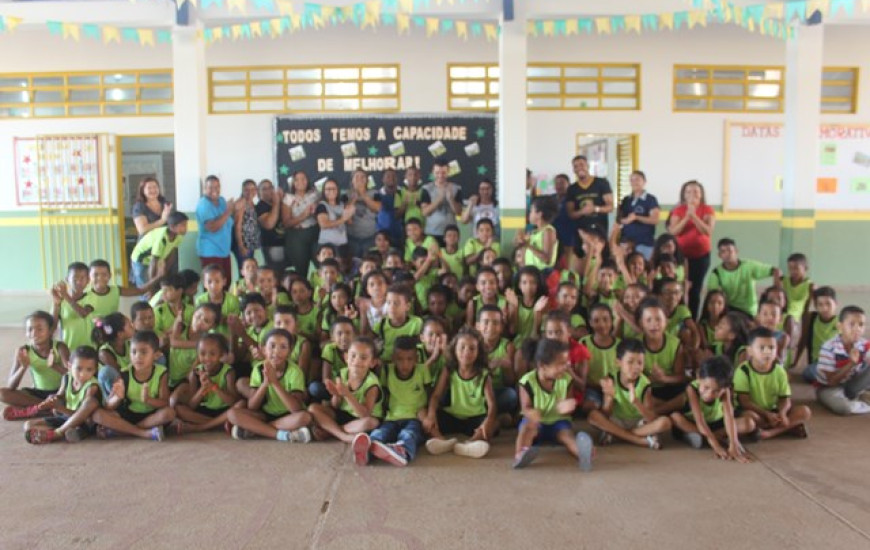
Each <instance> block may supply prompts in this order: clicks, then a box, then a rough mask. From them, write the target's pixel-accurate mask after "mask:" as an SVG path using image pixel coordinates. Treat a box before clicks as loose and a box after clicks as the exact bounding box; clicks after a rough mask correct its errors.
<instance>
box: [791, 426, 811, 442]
mask: <svg viewBox="0 0 870 550" xmlns="http://www.w3.org/2000/svg"><path fill="white" fill-rule="evenodd" d="M788 433H790V434H791V435H793V436H795V437H796V438H798V439H806V438H808V437H809V436H810V432H808V431H807V425H806V424H798V425H797V426H795V427H794V428H792V429H790V430H789V431H788Z"/></svg>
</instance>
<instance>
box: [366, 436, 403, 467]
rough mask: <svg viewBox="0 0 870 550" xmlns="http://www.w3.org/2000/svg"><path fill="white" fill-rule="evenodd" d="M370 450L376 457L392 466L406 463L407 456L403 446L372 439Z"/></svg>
mask: <svg viewBox="0 0 870 550" xmlns="http://www.w3.org/2000/svg"><path fill="white" fill-rule="evenodd" d="M371 450H372V454H373V455H375V457H376V458H379V459H381V460H383V461H384V462H386V463H387V464H392V465H393V466H407V465H408V456H407V455H406V453H405V449H404V448H403V447H399V446H396V445H388V444H386V443H381V442H380V441H372V448H371Z"/></svg>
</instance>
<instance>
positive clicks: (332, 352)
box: [320, 342, 347, 380]
mask: <svg viewBox="0 0 870 550" xmlns="http://www.w3.org/2000/svg"><path fill="white" fill-rule="evenodd" d="M320 358H321V359H323V360H324V361H326V362H327V363H329V364H330V365H332V370H331V371H330V373H331V374H330V378H331V379H332V380H335V378H336V377H337V376H339V375H340V374H341V371H342V369H346V368H347V361H345V359H344V356H343V355H342V353H341V350H340V349H338V345H337V344H335V343H334V342H329V343H328V344H326V345H325V346H323V351H322V352H320Z"/></svg>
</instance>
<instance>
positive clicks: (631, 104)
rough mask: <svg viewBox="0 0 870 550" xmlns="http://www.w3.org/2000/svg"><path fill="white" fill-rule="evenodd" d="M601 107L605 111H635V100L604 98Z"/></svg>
mask: <svg viewBox="0 0 870 550" xmlns="http://www.w3.org/2000/svg"><path fill="white" fill-rule="evenodd" d="M601 107H603V108H605V109H637V99H636V98H633V97H604V98H602V99H601Z"/></svg>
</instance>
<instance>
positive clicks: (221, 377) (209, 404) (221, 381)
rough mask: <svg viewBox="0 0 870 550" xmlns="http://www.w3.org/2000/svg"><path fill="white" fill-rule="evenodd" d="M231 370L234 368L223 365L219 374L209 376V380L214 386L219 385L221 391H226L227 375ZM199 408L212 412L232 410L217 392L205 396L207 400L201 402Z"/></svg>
mask: <svg viewBox="0 0 870 550" xmlns="http://www.w3.org/2000/svg"><path fill="white" fill-rule="evenodd" d="M231 370H233V367H231V366H230V365H222V366H221V368H220V370H219V371H218V372H217V374H215V375H214V376H209V377H208V379H209V380H211V382H212V384H215V385H217V387H218V388H220V389H221V391H226V389H227V375H228V374H229V373H230V371H231ZM199 406H200V407H205V408H206V409H210V410H212V411H223V410H226V409H229V408H230V405H229V404H228V403H226V402H225V401H224V400H223V399H221V396H219V395H218V394H217V393H216V392H209V393H208V395H206V396H205V399H203V400H202V401H201V402H200V404H199Z"/></svg>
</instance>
